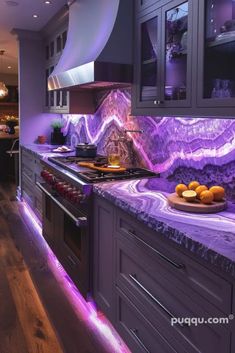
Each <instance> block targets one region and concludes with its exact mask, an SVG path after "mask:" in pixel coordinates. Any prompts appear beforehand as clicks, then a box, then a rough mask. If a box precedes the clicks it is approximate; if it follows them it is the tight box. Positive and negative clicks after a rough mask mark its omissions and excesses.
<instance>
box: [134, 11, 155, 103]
mask: <svg viewBox="0 0 235 353" xmlns="http://www.w3.org/2000/svg"><path fill="white" fill-rule="evenodd" d="M160 42H161V13H160V11H154V12H151V13H150V14H148V15H146V16H144V17H143V18H140V19H139V21H138V39H137V43H138V45H137V53H136V58H137V59H138V65H137V67H136V69H137V70H136V75H135V77H136V78H137V86H136V87H137V100H138V102H137V105H138V106H140V107H154V102H155V100H160Z"/></svg>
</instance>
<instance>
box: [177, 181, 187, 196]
mask: <svg viewBox="0 0 235 353" xmlns="http://www.w3.org/2000/svg"><path fill="white" fill-rule="evenodd" d="M186 190H188V188H187V186H186V185H185V184H178V185H177V186H176V188H175V192H176V194H177V195H178V196H179V197H182V193H183V192H184V191H186Z"/></svg>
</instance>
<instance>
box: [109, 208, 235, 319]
mask: <svg viewBox="0 0 235 353" xmlns="http://www.w3.org/2000/svg"><path fill="white" fill-rule="evenodd" d="M116 222H117V223H116V235H117V237H120V236H121V235H123V236H124V237H125V238H126V239H128V240H129V241H130V242H131V243H132V244H133V246H137V247H138V248H141V251H142V252H141V258H142V259H143V261H145V260H146V261H148V260H149V259H152V260H153V261H154V263H155V268H157V269H158V271H157V273H159V271H160V272H161V275H162V276H163V277H165V278H168V279H169V281H171V280H173V281H174V284H175V286H176V287H178V288H179V289H181V288H182V285H183V286H184V288H187V294H188V295H189V294H190V295H191V297H192V299H193V300H195V301H198V296H200V297H201V298H204V299H206V300H207V301H208V302H209V303H211V304H213V305H214V306H216V307H217V308H218V309H219V310H221V311H222V312H224V313H226V314H228V315H229V314H230V313H231V309H232V308H231V298H232V284H231V283H230V282H228V281H226V280H225V279H223V278H222V277H220V276H218V275H216V274H215V273H214V272H212V271H210V270H209V269H207V268H206V267H205V266H202V265H201V264H200V263H198V262H197V261H195V260H194V259H192V258H191V257H188V256H186V255H185V254H184V253H182V252H180V251H178V249H177V246H176V245H175V244H174V246H173V244H171V242H170V241H168V240H167V239H164V238H163V237H162V236H161V234H158V233H157V232H154V231H152V230H150V229H148V228H147V227H145V226H144V225H143V224H141V222H138V221H136V220H135V219H134V218H133V217H130V216H128V215H126V214H125V213H124V212H122V211H119V212H118V213H117V220H116ZM202 303H205V301H203V300H202ZM204 308H205V309H208V308H207V305H206V307H204Z"/></svg>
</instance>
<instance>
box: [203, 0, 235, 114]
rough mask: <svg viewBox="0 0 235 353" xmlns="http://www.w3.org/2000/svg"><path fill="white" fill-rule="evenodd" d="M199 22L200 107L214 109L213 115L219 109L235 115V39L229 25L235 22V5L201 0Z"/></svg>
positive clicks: (229, 2)
mask: <svg viewBox="0 0 235 353" xmlns="http://www.w3.org/2000/svg"><path fill="white" fill-rule="evenodd" d="M198 20H199V33H198V74H199V77H198V89H197V104H198V107H207V108H208V109H209V108H210V109H209V110H208V111H209V112H210V111H211V113H212V115H213V113H214V112H216V110H213V108H214V109H215V108H216V107H217V108H221V110H219V111H218V110H217V114H216V113H215V115H219V114H221V115H223V116H224V115H230V114H231V115H232V114H233V115H234V109H233V110H232V109H231V108H232V107H233V108H234V107H235V70H234V61H235V36H234V30H232V28H230V29H229V28H227V26H228V25H229V22H230V23H232V22H234V20H235V3H234V1H232V0H227V1H215V2H213V1H210V0H202V1H199V16H198ZM226 23H227V24H226ZM222 108H223V109H222Z"/></svg>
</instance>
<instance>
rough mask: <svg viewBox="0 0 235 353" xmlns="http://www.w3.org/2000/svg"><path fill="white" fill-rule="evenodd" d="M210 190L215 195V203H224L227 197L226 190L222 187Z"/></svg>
mask: <svg viewBox="0 0 235 353" xmlns="http://www.w3.org/2000/svg"><path fill="white" fill-rule="evenodd" d="M209 190H210V191H211V192H212V194H213V195H214V200H215V201H222V200H223V198H224V197H225V190H224V188H222V186H212V187H211V188H210V189H209Z"/></svg>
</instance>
